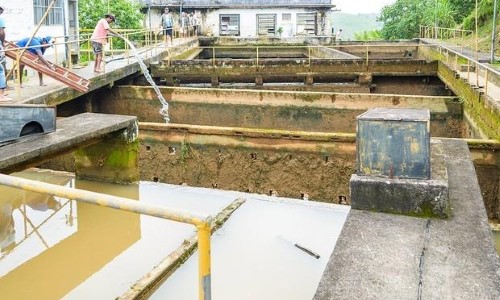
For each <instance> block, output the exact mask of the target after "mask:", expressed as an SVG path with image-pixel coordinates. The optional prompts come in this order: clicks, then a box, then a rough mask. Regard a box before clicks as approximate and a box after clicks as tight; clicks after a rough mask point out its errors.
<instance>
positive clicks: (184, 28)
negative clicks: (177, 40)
mask: <svg viewBox="0 0 500 300" xmlns="http://www.w3.org/2000/svg"><path fill="white" fill-rule="evenodd" d="M179 26H180V27H181V35H182V37H186V35H187V29H188V26H189V18H188V16H187V13H186V12H182V14H181V17H180V18H179Z"/></svg>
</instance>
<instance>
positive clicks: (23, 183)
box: [0, 174, 212, 300]
mask: <svg viewBox="0 0 500 300" xmlns="http://www.w3.org/2000/svg"><path fill="white" fill-rule="evenodd" d="M0 184H1V185H6V186H10V187H14V188H19V189H22V190H25V191H31V192H37V193H44V194H49V195H53V196H57V197H62V198H67V199H73V200H77V201H81V202H86V203H90V204H95V205H99V206H104V207H110V208H115V209H119V210H124V211H129V212H134V213H139V214H144V215H149V216H153V217H159V218H163V219H169V220H172V221H177V222H182V223H188V224H192V225H195V226H196V228H197V229H198V253H199V270H198V272H199V278H200V281H199V291H200V292H199V297H200V298H199V299H200V300H210V299H211V290H212V288H211V259H210V255H211V254H210V235H211V227H212V218H211V217H210V216H207V217H205V216H201V215H196V214H192V213H189V212H185V211H180V210H173V209H167V208H164V207H161V206H157V205H152V204H147V203H142V202H138V201H135V200H131V199H126V198H121V197H116V196H111V195H105V194H99V193H95V192H89V191H85V190H78V189H73V188H68V187H64V186H59V185H55V184H50V183H45V182H39V181H34V180H29V179H24V178H18V177H14V176H9V175H5V174H0Z"/></svg>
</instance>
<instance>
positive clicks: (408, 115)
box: [357, 107, 430, 121]
mask: <svg viewBox="0 0 500 300" xmlns="http://www.w3.org/2000/svg"><path fill="white" fill-rule="evenodd" d="M357 119H358V120H387V121H429V120H430V112H429V110H428V109H421V108H389V107H375V108H372V109H370V110H368V111H367V112H365V113H363V114H361V115H359V116H358V117H357Z"/></svg>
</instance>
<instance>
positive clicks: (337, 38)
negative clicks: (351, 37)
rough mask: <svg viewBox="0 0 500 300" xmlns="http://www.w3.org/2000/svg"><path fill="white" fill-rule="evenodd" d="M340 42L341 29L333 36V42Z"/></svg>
mask: <svg viewBox="0 0 500 300" xmlns="http://www.w3.org/2000/svg"><path fill="white" fill-rule="evenodd" d="M341 40H342V29H340V28H339V30H337V34H336V35H335V41H336V42H337V44H338V43H340V41H341Z"/></svg>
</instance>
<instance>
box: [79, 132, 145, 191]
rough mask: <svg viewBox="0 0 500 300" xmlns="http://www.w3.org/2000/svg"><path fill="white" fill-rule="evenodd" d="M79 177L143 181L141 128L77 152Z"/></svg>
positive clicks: (121, 133) (107, 180)
mask: <svg viewBox="0 0 500 300" xmlns="http://www.w3.org/2000/svg"><path fill="white" fill-rule="evenodd" d="M75 173H76V176H77V178H81V179H89V180H101V181H106V182H114V183H132V182H136V181H138V180H139V139H138V125H137V123H135V125H134V126H131V128H129V129H126V130H123V131H121V132H118V133H115V134H113V135H111V136H109V137H108V138H107V139H105V140H103V141H101V142H100V143H97V144H94V145H91V146H88V147H86V148H81V149H78V150H77V151H75Z"/></svg>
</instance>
